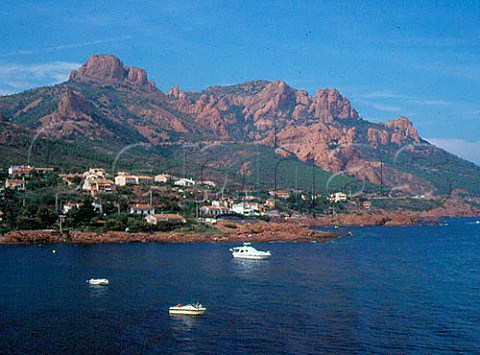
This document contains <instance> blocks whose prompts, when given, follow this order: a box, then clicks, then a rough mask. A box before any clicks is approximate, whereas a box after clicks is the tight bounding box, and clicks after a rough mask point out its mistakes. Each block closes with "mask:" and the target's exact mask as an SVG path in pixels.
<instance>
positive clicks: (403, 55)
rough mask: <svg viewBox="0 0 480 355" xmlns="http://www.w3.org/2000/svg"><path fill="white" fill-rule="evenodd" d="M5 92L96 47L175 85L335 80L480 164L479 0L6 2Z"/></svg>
mask: <svg viewBox="0 0 480 355" xmlns="http://www.w3.org/2000/svg"><path fill="white" fill-rule="evenodd" d="M0 16H1V18H2V26H1V28H0V35H1V38H2V40H1V44H0V48H1V50H0V95H7V94H11V93H16V92H20V91H23V90H25V89H30V88H34V87H40V86H45V85H52V84H55V83H59V82H63V81H65V80H67V78H68V74H69V72H70V71H71V70H72V69H77V68H78V67H79V66H80V65H81V64H83V63H84V62H86V60H87V59H88V57H90V56H91V55H93V54H106V53H108V54H113V55H115V56H117V57H119V58H120V59H121V60H122V61H123V62H124V64H125V65H127V66H136V67H140V68H144V69H145V70H146V71H147V74H148V77H149V79H150V80H153V81H155V82H156V84H157V87H158V88H159V89H160V90H162V91H164V92H166V91H168V90H169V89H170V88H171V87H172V86H175V85H178V86H179V87H180V88H181V89H182V90H196V91H200V90H203V89H205V88H207V87H209V86H213V85H231V84H238V83H241V82H246V81H251V80H269V81H273V80H282V81H285V82H287V84H289V85H290V86H292V87H294V88H296V89H303V90H307V91H308V92H309V93H310V94H312V95H314V94H315V91H316V90H317V89H319V88H336V89H338V90H339V91H340V92H341V93H342V95H344V96H345V97H347V98H348V99H349V100H350V101H351V103H352V104H353V106H354V107H355V108H356V109H357V111H358V112H359V114H360V116H361V117H362V118H364V119H366V120H369V121H374V122H386V121H388V120H390V119H393V118H396V117H399V116H406V117H408V118H409V119H410V120H411V121H412V122H413V123H414V126H415V127H416V128H417V130H418V131H419V134H420V136H421V137H423V138H425V139H427V140H428V141H430V142H431V143H433V144H435V145H437V146H439V147H441V148H444V149H446V150H448V151H450V152H452V153H454V154H456V155H458V156H461V157H463V158H465V159H467V160H470V161H473V162H475V163H476V164H479V165H480V129H479V128H480V100H479V98H480V2H478V1H468V0H460V1H458V0H457V1H422V0H415V1H409V0H404V1H369V0H365V1H342V0H335V1H333V0H332V1H330V0H327V1H313V0H312V1H307V0H304V1H262V0H256V1H210V0H203V1H189V0H182V1H178V0H173V1H170V0H152V1H151V0H147V1H127V0H82V1H78V0H75V1H71V0H63V1H61V2H60V1H39V0H16V1H13V0H7V1H6V2H4V3H2V6H1V9H0Z"/></svg>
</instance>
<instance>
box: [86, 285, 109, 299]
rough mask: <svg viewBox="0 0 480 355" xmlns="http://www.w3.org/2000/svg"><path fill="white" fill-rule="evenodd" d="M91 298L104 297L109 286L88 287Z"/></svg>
mask: <svg viewBox="0 0 480 355" xmlns="http://www.w3.org/2000/svg"><path fill="white" fill-rule="evenodd" d="M88 289H89V291H90V292H89V293H90V296H92V297H103V296H105V295H106V294H107V292H108V286H100V285H90V284H89V285H88Z"/></svg>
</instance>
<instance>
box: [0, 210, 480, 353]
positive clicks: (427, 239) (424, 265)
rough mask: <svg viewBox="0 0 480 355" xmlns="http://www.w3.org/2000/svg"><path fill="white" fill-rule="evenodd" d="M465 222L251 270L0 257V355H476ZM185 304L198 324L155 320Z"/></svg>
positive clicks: (190, 254) (16, 252)
mask: <svg viewBox="0 0 480 355" xmlns="http://www.w3.org/2000/svg"><path fill="white" fill-rule="evenodd" d="M474 222H475V220H471V219H451V220H446V221H445V224H444V225H440V226H416V227H358V228H351V230H352V232H353V236H350V237H344V238H340V239H336V240H334V241H330V242H327V243H254V244H253V245H254V246H255V247H257V249H260V250H270V251H271V252H272V257H271V258H270V259H269V260H263V261H262V260H260V261H255V260H251V261H249V260H244V261H241V260H236V259H233V258H232V256H231V254H230V252H229V250H228V249H229V248H230V247H233V246H234V244H224V243H198V244H150V243H144V244H142V243H139V244H111V245H88V246H87V245H48V246H47V245H44V246H0V353H1V354H188V353H204V354H211V353H218V354H254V353H266V354H277V353H278V354H279V353H288V354H315V353H316V354H321V353H369V354H370V353H381V354H405V353H415V354H461V353H465V354H467V353H468V354H478V353H480V224H475V223H474ZM54 251H55V252H54ZM92 277H95V278H108V279H109V280H110V285H108V286H105V287H100V286H89V285H88V284H86V282H85V281H86V280H87V279H89V278H92ZM195 301H199V302H201V303H202V304H203V305H204V306H205V307H207V312H206V313H205V314H204V315H203V316H201V317H196V318H193V317H186V316H183V317H182V316H170V315H169V314H168V307H169V306H172V305H175V304H177V303H179V302H182V303H186V302H195Z"/></svg>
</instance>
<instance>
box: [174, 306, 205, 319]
mask: <svg viewBox="0 0 480 355" xmlns="http://www.w3.org/2000/svg"><path fill="white" fill-rule="evenodd" d="M206 310H207V309H206V308H205V307H203V306H202V305H201V304H200V303H197V304H196V305H193V304H186V305H182V304H181V303H179V304H177V305H176V306H172V307H170V308H169V309H168V313H170V314H176V315H186V316H201V315H202V314H203V313H205V311H206Z"/></svg>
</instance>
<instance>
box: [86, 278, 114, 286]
mask: <svg viewBox="0 0 480 355" xmlns="http://www.w3.org/2000/svg"><path fill="white" fill-rule="evenodd" d="M88 283H89V284H90V285H94V286H107V285H108V283H109V282H108V280H107V279H90V280H88Z"/></svg>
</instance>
